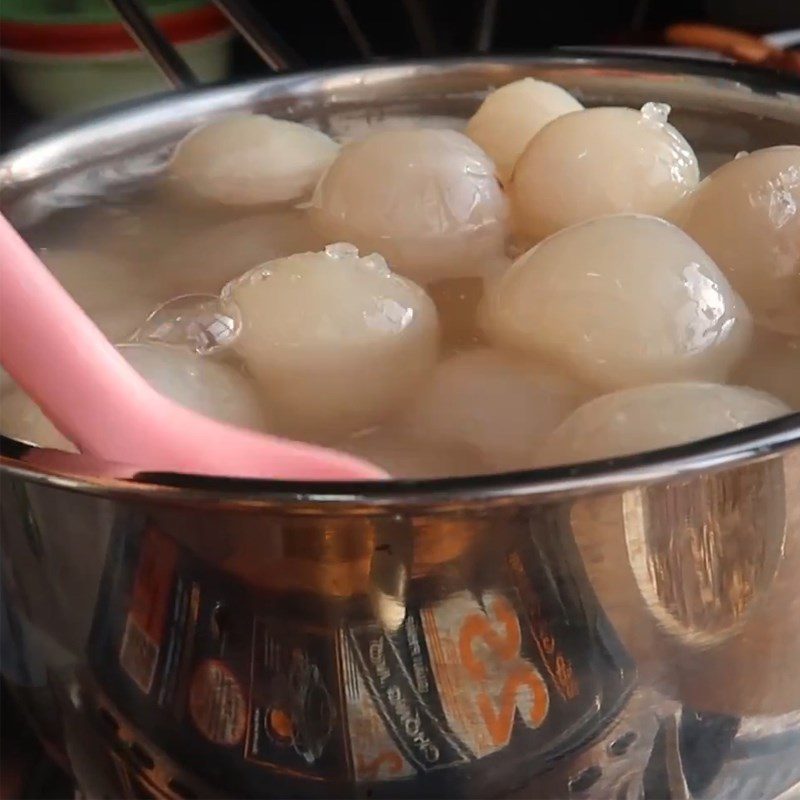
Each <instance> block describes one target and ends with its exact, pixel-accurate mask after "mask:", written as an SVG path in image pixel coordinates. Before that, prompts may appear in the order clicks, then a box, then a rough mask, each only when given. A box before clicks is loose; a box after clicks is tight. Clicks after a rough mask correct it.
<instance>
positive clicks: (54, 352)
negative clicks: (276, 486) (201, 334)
mask: <svg viewBox="0 0 800 800" xmlns="http://www.w3.org/2000/svg"><path fill="white" fill-rule="evenodd" d="M0 362H2V364H3V366H4V367H5V368H6V370H8V372H9V374H10V375H11V377H12V378H13V379H14V380H15V381H16V382H17V383H18V384H19V385H20V386H21V387H22V388H23V389H24V390H25V391H26V392H27V393H28V394H29V395H30V396H31V398H33V400H35V401H36V403H38V405H39V406H40V407H41V409H42V411H44V413H45V414H46V416H47V417H48V418H49V419H50V421H51V422H52V423H53V424H54V425H55V426H56V427H57V428H58V429H59V430H60V431H61V433H63V434H64V436H66V437H67V438H68V439H69V440H70V441H72V442H74V443H75V444H76V445H78V447H79V448H80V449H81V450H82V451H83V452H85V453H88V454H90V455H92V456H97V457H99V458H101V459H105V460H108V461H114V462H117V463H121V464H135V465H140V466H141V467H142V468H145V469H148V470H150V471H157V472H189V473H195V474H206V475H222V476H227V477H249V478H274V479H293V480H362V479H368V480H371V479H380V478H385V477H386V473H385V472H383V471H382V470H380V469H378V468H377V467H375V466H374V465H372V464H368V463H367V462H365V461H361V459H358V458H355V457H354V456H350V455H348V454H347V453H339V452H337V451H335V450H328V449H326V448H324V447H316V446H314V445H309V444H305V443H303V442H293V441H289V440H287V439H279V438H276V437H274V436H266V435H263V434H260V433H256V432H255V431H250V430H244V429H243V428H236V427H233V426H230V425H224V424H222V423H220V422H217V421H216V420H213V419H209V418H208V417H204V416H202V415H201V414H197V413H195V412H193V411H190V410H189V409H187V408H184V407H182V406H180V405H178V404H177V403H174V402H172V401H171V400H168V399H167V398H165V397H163V396H162V395H160V394H159V393H158V392H156V391H155V389H153V388H152V387H151V386H150V385H149V384H148V383H147V382H146V381H145V380H144V378H142V377H141V376H140V375H139V374H138V373H137V372H136V371H135V370H134V369H133V368H132V367H131V366H130V365H129V364H128V362H127V361H125V359H124V358H123V357H122V356H121V355H120V353H119V352H118V351H117V350H116V348H115V347H114V346H113V345H112V344H111V343H110V342H109V341H108V340H107V339H106V338H105V336H103V334H102V333H101V332H100V331H99V330H98V329H97V327H96V326H95V324H94V323H93V322H92V321H91V320H90V319H89V318H88V317H87V316H86V315H85V314H84V313H83V311H82V310H81V308H80V306H78V304H77V303H76V302H75V301H74V300H73V299H72V297H70V295H69V294H68V293H67V291H66V290H65V289H64V288H63V287H62V286H61V284H60V283H59V282H58V281H57V280H56V279H55V277H53V275H52V274H51V273H50V271H49V270H48V269H47V267H45V265H44V264H42V262H41V260H40V259H39V257H38V256H37V255H36V254H35V253H34V252H33V251H32V250H31V249H30V248H29V247H28V245H27V244H26V243H25V242H24V240H23V239H22V238H21V237H20V235H19V234H18V233H17V232H16V231H15V230H14V229H13V228H12V227H11V225H10V224H9V223H8V221H7V220H6V219H5V218H4V217H3V216H2V215H0Z"/></svg>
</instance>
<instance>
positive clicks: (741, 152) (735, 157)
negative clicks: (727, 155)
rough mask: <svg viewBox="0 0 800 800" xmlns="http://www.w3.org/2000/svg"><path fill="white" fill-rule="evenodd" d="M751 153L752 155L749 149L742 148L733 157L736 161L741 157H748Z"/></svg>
mask: <svg viewBox="0 0 800 800" xmlns="http://www.w3.org/2000/svg"><path fill="white" fill-rule="evenodd" d="M749 155H750V152H749V151H748V150H740V151H739V152H738V153H737V154H736V155H735V156H734V157H733V160H734V161H738V160H739V159H740V158H747V156H749Z"/></svg>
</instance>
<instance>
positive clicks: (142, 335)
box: [131, 294, 242, 356]
mask: <svg viewBox="0 0 800 800" xmlns="http://www.w3.org/2000/svg"><path fill="white" fill-rule="evenodd" d="M241 327H242V321H241V318H240V316H239V313H238V310H237V309H236V306H235V305H233V304H226V305H225V306H224V307H223V305H222V302H221V301H220V298H219V297H217V296H216V295H212V294H186V295H182V296H180V297H174V298H172V299H171V300H167V302H166V303H162V304H161V305H160V306H159V307H158V308H156V310H155V311H153V312H152V313H151V314H150V316H149V317H148V318H147V320H146V321H145V323H144V325H142V327H141V328H139V330H138V331H136V333H135V334H134V335H133V336H132V337H131V341H133V342H138V343H140V344H147V343H156V344H161V345H166V346H168V347H177V348H187V349H189V350H190V351H192V352H194V353H197V354H198V355H202V356H208V355H212V354H214V353H218V352H220V351H221V350H225V349H227V348H229V347H230V346H231V345H232V344H233V343H234V342H235V341H236V339H237V338H238V336H239V332H240V330H241Z"/></svg>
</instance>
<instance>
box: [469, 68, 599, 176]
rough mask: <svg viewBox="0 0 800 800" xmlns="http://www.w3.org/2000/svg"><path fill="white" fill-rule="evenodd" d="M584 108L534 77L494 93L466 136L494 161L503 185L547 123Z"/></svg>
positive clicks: (570, 96)
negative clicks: (529, 144)
mask: <svg viewBox="0 0 800 800" xmlns="http://www.w3.org/2000/svg"><path fill="white" fill-rule="evenodd" d="M582 108H583V106H582V105H581V104H580V103H579V102H578V101H577V100H576V99H575V98H574V97H573V96H572V95H571V94H570V93H569V92H568V91H566V90H565V89H562V88H561V87H560V86H556V84H554V83H548V82H547V81H539V80H536V79H535V78H522V79H521V80H518V81H512V82H511V83H507V84H506V85H505V86H501V87H500V88H499V89H495V90H494V91H493V92H491V93H490V94H489V95H488V96H487V97H486V99H485V100H484V101H483V103H481V106H480V108H479V109H478V110H477V111H476V112H475V113H474V114H473V115H472V117H471V118H470V120H469V122H468V123H467V128H466V134H467V136H469V138H470V139H472V141H473V142H475V143H476V144H477V145H478V146H479V147H481V148H483V150H485V151H486V153H487V154H488V155H489V156H490V157H491V158H492V160H493V161H494V163H495V166H496V168H497V175H498V177H499V178H500V180H501V181H502V182H503V184H504V185H507V184H508V182H509V180H510V179H511V173H512V172H513V170H514V165H515V164H516V163H517V159H518V158H519V157H520V155H522V152H523V151H524V150H525V147H526V146H527V144H528V142H529V141H530V140H531V139H532V138H533V137H534V135H535V134H537V133H538V132H539V131H540V130H541V129H542V128H543V127H544V126H545V125H546V124H547V123H548V122H552V121H553V120H554V119H555V118H556V117H560V116H561V115H562V114H568V113H569V112H571V111H580V110H581V109H582Z"/></svg>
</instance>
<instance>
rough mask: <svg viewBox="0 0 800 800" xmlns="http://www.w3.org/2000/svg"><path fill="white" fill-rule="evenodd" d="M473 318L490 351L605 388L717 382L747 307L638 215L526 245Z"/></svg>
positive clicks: (688, 244)
mask: <svg viewBox="0 0 800 800" xmlns="http://www.w3.org/2000/svg"><path fill="white" fill-rule="evenodd" d="M481 319H482V321H483V324H484V326H485V327H486V329H487V332H488V334H489V336H490V338H491V339H492V340H493V341H494V342H495V343H496V344H497V345H499V346H504V347H508V348H511V349H514V350H520V351H523V352H528V353H530V354H532V355H536V354H540V355H543V356H545V357H546V358H548V359H550V360H552V361H554V362H555V363H557V364H562V365H564V366H565V367H566V368H568V369H569V370H571V371H572V372H574V374H575V375H576V376H578V377H579V378H581V379H582V380H585V381H587V382H589V383H593V384H597V385H598V386H601V387H605V388H607V389H614V388H620V387H623V386H632V385H636V384H640V383H652V382H656V381H669V380H681V379H690V378H691V379H703V380H714V381H717V380H723V379H724V378H725V377H726V376H727V374H728V372H729V370H730V368H731V366H732V365H733V364H734V363H735V362H736V360H737V359H738V358H740V357H741V356H742V355H743V353H744V351H745V350H746V348H747V346H748V344H749V341H750V338H751V335H752V322H751V319H750V315H749V313H748V311H747V308H746V307H745V305H744V303H743V302H742V300H741V298H740V297H738V295H737V294H736V292H734V290H733V289H732V288H731V286H730V285H729V284H728V281H727V279H726V278H725V276H724V275H723V274H722V272H721V271H720V270H719V269H718V268H717V266H716V265H715V264H714V262H713V261H712V260H711V258H710V257H709V256H708V255H707V254H706V253H705V252H704V251H703V250H702V248H701V247H700V246H699V245H698V244H697V243H696V242H694V241H693V240H692V239H690V238H689V237H688V236H687V235H686V234H685V233H683V231H681V230H680V229H679V228H676V227H675V226H674V225H671V224H670V223H668V222H665V221H664V220H662V219H658V218H656V217H650V216H645V215H639V214H618V215H611V216H606V217H599V218H597V219H593V220H590V221H588V222H583V223H580V224H578V225H574V226H572V227H570V228H566V229H565V230H562V231H559V232H558V233H556V234H554V235H553V236H551V237H549V238H548V239H545V240H544V241H542V242H541V243H539V244H538V245H536V246H535V247H533V248H531V249H530V250H529V251H528V252H526V253H525V254H523V255H522V256H520V258H518V259H517V261H516V262H514V264H513V266H512V267H511V268H510V269H509V270H508V271H507V272H506V273H505V274H504V275H502V277H501V278H500V279H499V280H498V281H497V282H496V283H494V284H492V285H491V288H490V290H488V291H487V295H486V297H485V299H484V303H483V306H482V309H481Z"/></svg>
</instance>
